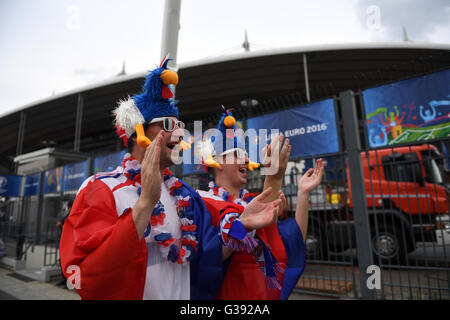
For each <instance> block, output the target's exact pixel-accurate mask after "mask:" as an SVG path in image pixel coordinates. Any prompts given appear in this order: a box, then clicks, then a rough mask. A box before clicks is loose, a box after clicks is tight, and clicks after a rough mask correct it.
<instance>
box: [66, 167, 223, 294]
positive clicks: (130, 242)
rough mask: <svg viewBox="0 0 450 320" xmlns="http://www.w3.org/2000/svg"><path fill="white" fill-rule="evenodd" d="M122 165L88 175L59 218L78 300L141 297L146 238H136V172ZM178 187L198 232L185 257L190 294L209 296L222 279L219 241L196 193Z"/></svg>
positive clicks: (217, 288)
mask: <svg viewBox="0 0 450 320" xmlns="http://www.w3.org/2000/svg"><path fill="white" fill-rule="evenodd" d="M121 168H122V167H118V168H117V169H116V171H113V172H110V173H101V174H97V175H95V176H93V177H91V178H88V179H87V180H86V181H85V182H84V183H83V185H82V186H81V188H80V190H79V191H78V194H77V197H76V199H75V201H74V204H73V207H72V210H71V212H70V215H69V217H68V218H67V220H66V222H65V223H64V227H63V232H62V235H61V242H60V259H61V266H62V269H63V272H64V276H65V277H66V278H69V277H71V275H72V272H73V271H72V270H73V269H71V268H69V267H70V266H77V267H79V275H80V277H81V278H80V281H79V284H80V288H76V290H77V292H78V293H79V295H80V296H81V298H82V299H96V300H98V299H124V300H132V299H139V300H141V299H142V297H143V292H144V287H145V279H146V272H147V254H148V251H147V245H146V242H145V237H142V239H139V237H138V234H137V231H136V227H135V224H134V221H133V217H132V209H131V207H132V205H130V201H131V202H134V203H135V202H136V201H137V199H138V195H137V193H136V189H137V185H136V182H137V181H139V182H140V177H139V175H140V173H137V175H136V177H139V179H136V177H134V179H130V178H129V177H126V176H124V174H123V172H121V170H122V171H123V168H122V169H121ZM180 188H183V189H184V190H183V193H189V194H190V196H191V199H192V201H191V204H192V205H193V207H194V208H193V210H194V212H195V217H194V223H195V224H196V226H197V232H198V233H197V241H198V243H197V251H196V253H195V255H194V259H193V260H191V262H190V277H191V279H190V282H191V290H190V298H191V299H214V298H215V297H216V296H217V293H218V292H219V289H220V287H221V284H222V274H223V270H222V243H221V241H220V238H219V237H218V230H217V228H215V227H213V226H212V223H211V217H210V215H209V213H208V212H207V211H206V208H205V205H204V203H203V201H202V200H201V198H200V196H199V195H198V194H197V193H196V192H195V191H194V190H193V189H191V188H190V187H189V186H188V185H186V184H185V183H184V182H182V183H181V185H180ZM130 199H131V200H130ZM133 199H134V200H133Z"/></svg>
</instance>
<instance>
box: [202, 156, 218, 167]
mask: <svg viewBox="0 0 450 320" xmlns="http://www.w3.org/2000/svg"><path fill="white" fill-rule="evenodd" d="M205 165H206V166H207V167H210V168H220V164H219V163H217V162H216V161H215V160H214V159H213V157H212V155H211V154H210V155H209V156H208V159H206V160H205Z"/></svg>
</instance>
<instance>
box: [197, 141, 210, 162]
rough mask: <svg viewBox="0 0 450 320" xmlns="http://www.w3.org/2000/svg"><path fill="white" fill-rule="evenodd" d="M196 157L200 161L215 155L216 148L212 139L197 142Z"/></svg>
mask: <svg viewBox="0 0 450 320" xmlns="http://www.w3.org/2000/svg"><path fill="white" fill-rule="evenodd" d="M194 152H195V155H196V157H198V158H199V159H203V160H206V159H207V158H208V156H209V155H210V154H211V155H214V153H215V152H214V147H213V144H212V142H211V140H210V139H206V140H199V141H196V142H195V151H194Z"/></svg>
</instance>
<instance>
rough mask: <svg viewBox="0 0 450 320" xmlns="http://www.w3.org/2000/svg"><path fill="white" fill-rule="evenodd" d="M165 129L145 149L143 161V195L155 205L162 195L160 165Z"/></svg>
mask: <svg viewBox="0 0 450 320" xmlns="http://www.w3.org/2000/svg"><path fill="white" fill-rule="evenodd" d="M164 134H165V133H164V131H163V130H161V131H160V132H159V133H158V135H157V136H156V138H155V141H154V142H153V143H152V144H150V146H149V147H148V148H147V149H146V150H145V154H144V158H143V160H142V162H141V196H140V198H143V199H144V200H146V201H148V202H149V204H152V205H153V206H154V205H155V204H156V203H157V202H158V200H159V198H160V197H161V183H162V180H161V168H160V165H159V162H160V156H161V149H162V141H163V137H164Z"/></svg>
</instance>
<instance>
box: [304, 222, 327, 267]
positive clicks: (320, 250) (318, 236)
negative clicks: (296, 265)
mask: <svg viewBox="0 0 450 320" xmlns="http://www.w3.org/2000/svg"><path fill="white" fill-rule="evenodd" d="M305 247H306V259H308V260H328V248H327V240H326V237H325V233H324V232H322V230H321V229H320V228H319V227H317V226H314V227H313V228H311V229H310V230H308V233H307V234H306V239H305Z"/></svg>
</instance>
